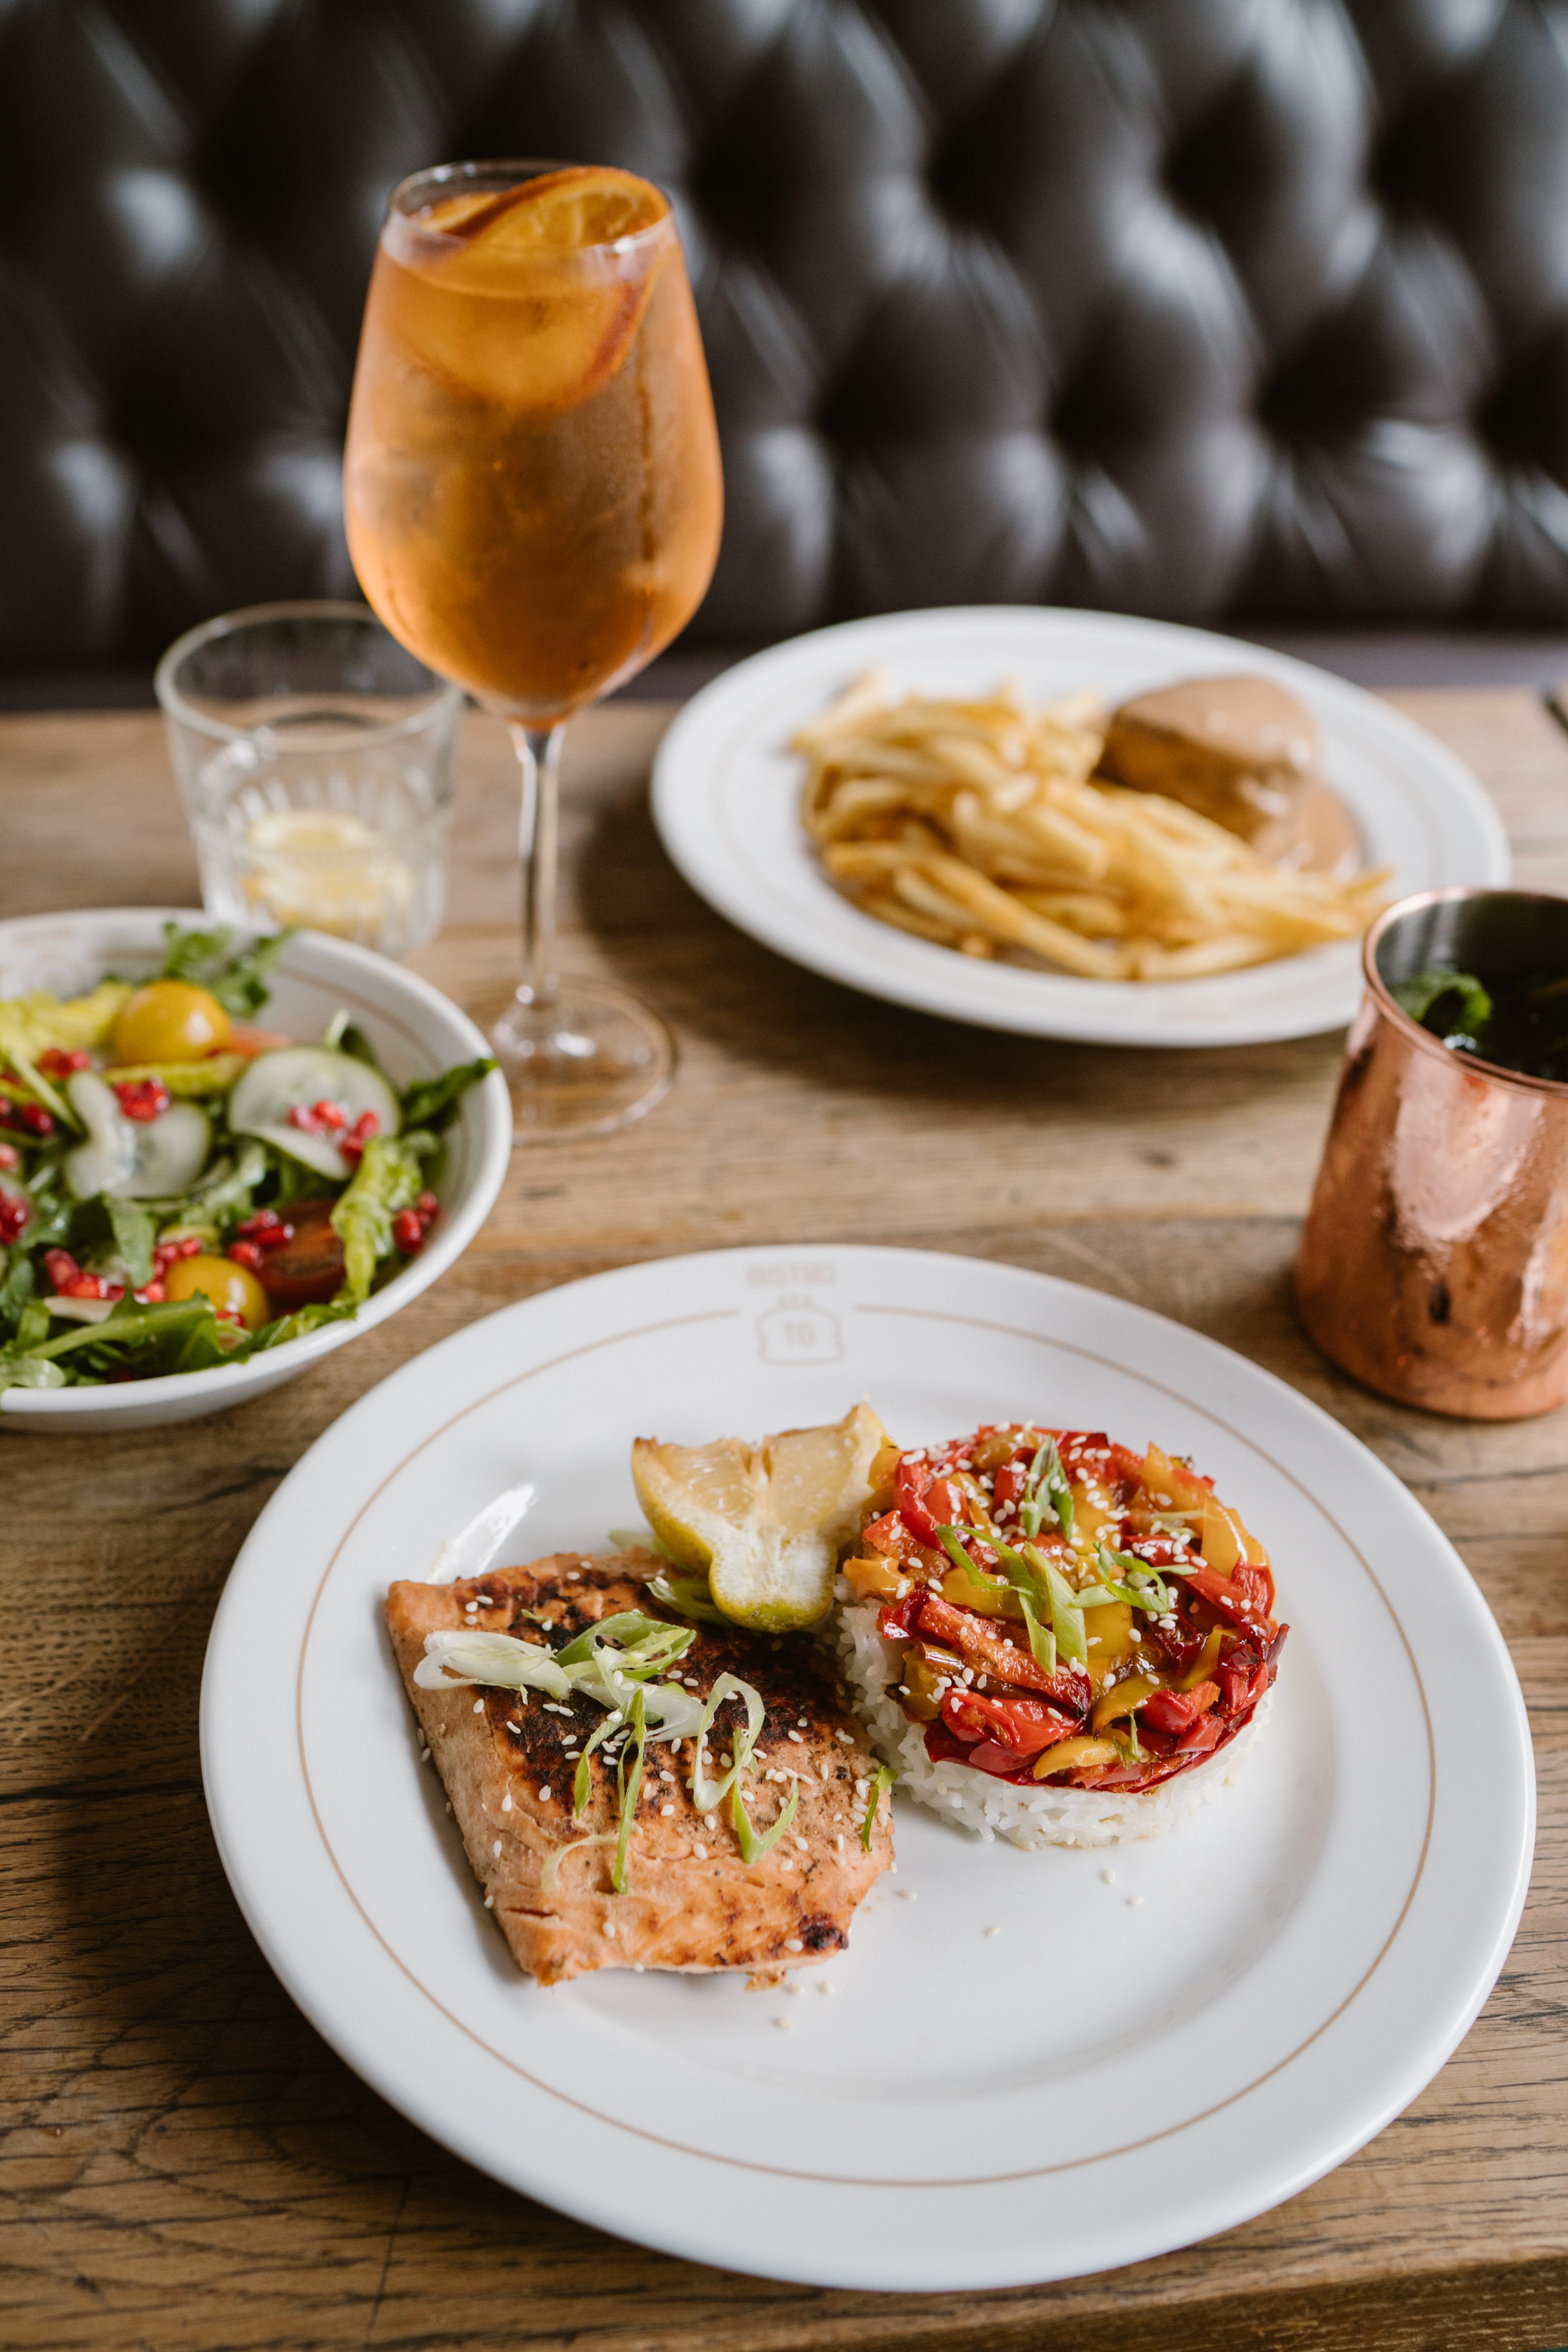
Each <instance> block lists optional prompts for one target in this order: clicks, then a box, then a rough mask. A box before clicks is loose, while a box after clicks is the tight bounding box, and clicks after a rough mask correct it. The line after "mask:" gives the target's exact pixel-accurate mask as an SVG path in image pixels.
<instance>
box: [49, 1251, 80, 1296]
mask: <svg viewBox="0 0 1568 2352" xmlns="http://www.w3.org/2000/svg"><path fill="white" fill-rule="evenodd" d="M44 1265H45V1266H46V1267H47V1271H48V1276H49V1280H50V1281H51V1282H52V1283H53V1284H54V1286H55V1291H56V1295H57V1296H58V1295H59V1294H60V1293H61V1292H63V1291H64V1289H65V1286H66V1285H67V1283H68V1282H74V1281H75V1280H76V1278H77V1276H78V1274H79V1273H80V1272H81V1268H80V1266H79V1265H78V1264H77V1262H76V1260H75V1258H74V1257H72V1255H71V1254H70V1252H69V1250H63V1249H52V1250H46V1251H45V1252H44Z"/></svg>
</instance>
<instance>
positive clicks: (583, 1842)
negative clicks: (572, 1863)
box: [539, 1830, 616, 1895]
mask: <svg viewBox="0 0 1568 2352" xmlns="http://www.w3.org/2000/svg"><path fill="white" fill-rule="evenodd" d="M615 1838H616V1832H614V1831H613V1830H603V1831H601V1832H599V1834H598V1835H596V1836H594V1837H580V1838H573V1839H572V1841H571V1843H570V1845H558V1846H557V1847H556V1848H555V1850H554V1852H553V1853H547V1854H546V1856H545V1859H544V1867H543V1869H542V1870H541V1871H540V1872H539V1889H540V1892H541V1893H542V1894H545V1895H553V1894H554V1893H555V1889H556V1882H557V1880H558V1879H559V1876H560V1866H561V1864H562V1863H563V1862H564V1861H565V1860H566V1858H567V1855H568V1854H569V1853H579V1852H580V1850H581V1849H582V1847H584V1846H587V1845H613V1844H614V1843H615Z"/></svg>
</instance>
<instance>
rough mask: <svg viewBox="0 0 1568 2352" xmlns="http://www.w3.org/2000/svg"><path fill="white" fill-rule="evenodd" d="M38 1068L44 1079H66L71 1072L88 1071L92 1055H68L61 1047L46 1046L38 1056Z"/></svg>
mask: <svg viewBox="0 0 1568 2352" xmlns="http://www.w3.org/2000/svg"><path fill="white" fill-rule="evenodd" d="M38 1067H39V1069H40V1070H42V1072H43V1074H44V1076H45V1077H46V1078H68V1077H69V1076H70V1075H71V1073H72V1071H73V1070H90V1069H91V1067H92V1055H90V1054H83V1053H80V1052H78V1053H72V1054H68V1053H67V1052H66V1050H65V1048H64V1047H63V1046H61V1045H46V1046H45V1048H44V1050H43V1052H42V1053H41V1054H40V1055H39V1056H38Z"/></svg>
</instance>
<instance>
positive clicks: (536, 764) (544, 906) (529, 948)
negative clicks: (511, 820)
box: [510, 719, 566, 1012]
mask: <svg viewBox="0 0 1568 2352" xmlns="http://www.w3.org/2000/svg"><path fill="white" fill-rule="evenodd" d="M510 732H511V737H512V741H513V743H514V744H515V745H516V747H517V765H518V766H519V768H520V769H521V770H522V783H523V797H522V808H521V811H520V814H519V816H518V822H517V853H518V856H520V857H521V859H522V865H523V899H522V919H523V971H522V978H521V980H520V981H519V982H518V983H517V1002H518V1003H519V1004H526V1005H532V1006H535V1007H537V1008H538V1010H539V1011H541V1012H543V1011H548V1010H549V1007H550V1006H551V1005H553V1004H554V1003H555V1001H556V997H557V995H558V994H559V979H558V977H557V974H556V965H555V887H556V871H557V866H558V860H559V808H560V747H561V742H562V740H563V738H564V737H565V734H566V722H565V720H564V719H562V720H561V721H560V722H559V725H557V726H554V727H522V726H517V727H513V728H512V729H511V730H510Z"/></svg>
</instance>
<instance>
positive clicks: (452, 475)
mask: <svg viewBox="0 0 1568 2352" xmlns="http://www.w3.org/2000/svg"><path fill="white" fill-rule="evenodd" d="M343 502H344V516H345V521H346V523H347V527H348V537H349V549H350V554H351V556H352V558H353V562H354V569H355V571H356V572H358V574H359V579H360V584H361V587H362V589H363V590H364V593H365V595H366V597H367V598H368V599H369V601H370V603H371V605H372V606H373V607H374V609H375V611H376V613H377V614H379V615H380V617H381V619H382V621H383V622H384V623H385V624H386V626H387V627H388V628H389V629H390V630H391V631H392V635H394V636H395V637H397V638H398V639H399V640H400V642H401V643H402V645H404V646H407V647H408V649H409V651H410V652H411V653H413V654H416V655H417V656H419V658H420V659H421V660H422V661H423V662H426V663H428V665H429V666H430V667H431V668H432V669H434V670H436V671H438V672H439V673H440V674H441V675H442V676H443V677H449V678H454V679H455V680H456V681H457V682H458V683H459V684H460V685H462V686H465V687H466V688H468V690H469V691H470V693H472V694H473V695H474V696H475V698H476V699H477V700H478V701H479V702H480V703H481V704H482V705H483V707H484V708H485V709H486V710H491V711H494V712H496V713H497V715H498V716H500V717H501V718H503V719H505V720H506V721H507V726H508V728H509V729H510V730H511V735H512V740H513V742H514V744H515V745H516V747H517V759H518V762H519V764H520V766H521V770H522V818H521V824H520V829H519V845H520V849H521V855H522V866H523V894H522V966H523V969H522V978H521V980H520V982H519V983H518V985H517V989H516V991H515V992H514V993H513V995H512V998H511V1001H510V1002H509V1003H508V1004H507V1008H506V1010H505V1012H503V1013H502V1014H501V1016H500V1018H499V1019H498V1021H497V1023H496V1024H495V1025H494V1027H493V1028H492V1029H491V1031H490V1040H491V1045H492V1047H493V1050H494V1051H495V1054H496V1056H497V1060H498V1061H499V1063H500V1065H501V1067H502V1069H503V1071H504V1072H505V1073H506V1076H507V1081H508V1084H509V1085H510V1087H511V1091H512V1103H513V1113H514V1119H513V1125H514V1133H515V1138H516V1140H517V1142H519V1143H524V1142H528V1141H532V1140H535V1139H546V1138H549V1137H554V1136H583V1135H603V1134H608V1133H609V1132H610V1131H611V1130H612V1129H615V1128H618V1127H622V1126H624V1125H625V1124H626V1122H627V1121H628V1120H630V1119H633V1118H639V1117H640V1116H641V1115H642V1114H643V1112H645V1111H647V1110H650V1109H651V1108H653V1105H654V1103H656V1102H657V1101H658V1100H659V1099H660V1097H662V1096H663V1095H664V1092H665V1091H666V1090H667V1088H668V1087H669V1083H670V1073H671V1069H672V1066H673V1060H674V1053H673V1048H672V1045H671V1042H670V1038H669V1034H668V1032H667V1031H666V1030H665V1028H664V1024H663V1023H662V1022H661V1021H659V1020H658V1019H657V1018H656V1016H655V1015H654V1014H653V1013H651V1012H649V1011H648V1009H647V1008H646V1006H644V1005H643V1004H640V1003H638V1002H637V1001H636V999H635V998H634V997H632V996H629V995H627V994H626V993H625V992H623V991H622V990H620V989H617V988H611V987H608V986H606V985H604V984H603V983H602V982H597V981H587V980H580V979H570V980H567V981H563V980H562V979H561V978H560V977H559V974H558V971H557V969H556V927H555V899H556V863H557V803H558V781H559V767H560V749H561V740H562V738H563V736H564V734H565V731H566V726H567V722H568V720H569V719H570V718H571V716H572V714H573V713H574V712H575V711H577V710H580V709H582V708H583V706H584V705H585V704H586V703H589V702H591V701H593V700H594V699H595V698H596V697H598V696H600V695H602V694H604V693H606V692H608V691H609V690H610V688H612V687H615V686H618V685H620V684H621V683H622V681H623V680H624V679H626V678H629V677H633V676H634V675H635V674H636V672H637V671H638V670H640V669H641V668H642V667H643V664H644V663H646V662H648V661H651V660H652V659H653V656H654V655H655V654H656V653H658V652H659V651H660V650H661V648H662V647H663V646H666V645H667V644H668V643H669V641H670V639H671V638H672V637H673V636H674V635H675V633H676V631H677V630H679V629H681V628H683V627H684V626H685V623H686V622H687V621H688V620H689V619H690V617H691V615H692V614H693V613H694V612H695V609H696V606H697V604H698V603H699V602H700V600H701V597H702V595H703V592H704V591H705V589H706V586H707V583H708V581H709V579H710V577H711V576H712V572H713V567H714V562H715V560H716V556H717V553H718V538H719V526H720V520H721V516H722V505H723V491H722V484H721V479H720V473H719V456H718V436H717V431H716V426H715V423H714V413H713V399H712V394H711V393H710V392H709V389H708V380H707V369H706V362H705V361H704V358H703V348H702V340H701V337H700V335H699V333H698V330H697V321H696V311H695V306H694V304H693V301H692V295H691V288H690V286H689V284H688V282H687V278H686V272H685V262H684V259H683V257H682V253H681V245H680V239H679V236H678V235H677V234H676V230H675V224H674V216H673V215H672V213H671V210H670V206H669V204H668V202H667V200H666V198H665V197H664V195H663V194H661V193H660V191H659V190H658V189H657V188H654V187H653V186H651V185H650V184H649V183H648V182H647V181H645V180H641V179H638V178H636V177H635V176H634V175H633V174H632V173H629V172H619V171H612V170H610V169H608V168H601V167H599V166H592V165H561V164H553V163H446V164H442V165H441V166H440V167H439V168H438V169H436V170H434V171H430V172H421V173H415V175H414V176H413V178H412V179H408V180H405V181H403V183H402V185H401V186H400V187H398V188H396V189H395V190H394V191H393V193H392V200H391V203H390V205H389V206H388V210H387V218H386V223H385V226H384V227H383V229H382V238H381V244H380V247H379V249H378V251H377V254H376V261H375V268H374V270H373V272H372V274H371V287H370V293H369V296H368V298H367V300H366V304H365V318H364V326H363V329H362V331H361V339H360V353H359V361H358V363H357V366H356V368H355V373H354V390H353V399H352V404H351V407H350V417H349V439H348V448H347V452H346V456H345V464H344V501H343Z"/></svg>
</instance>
